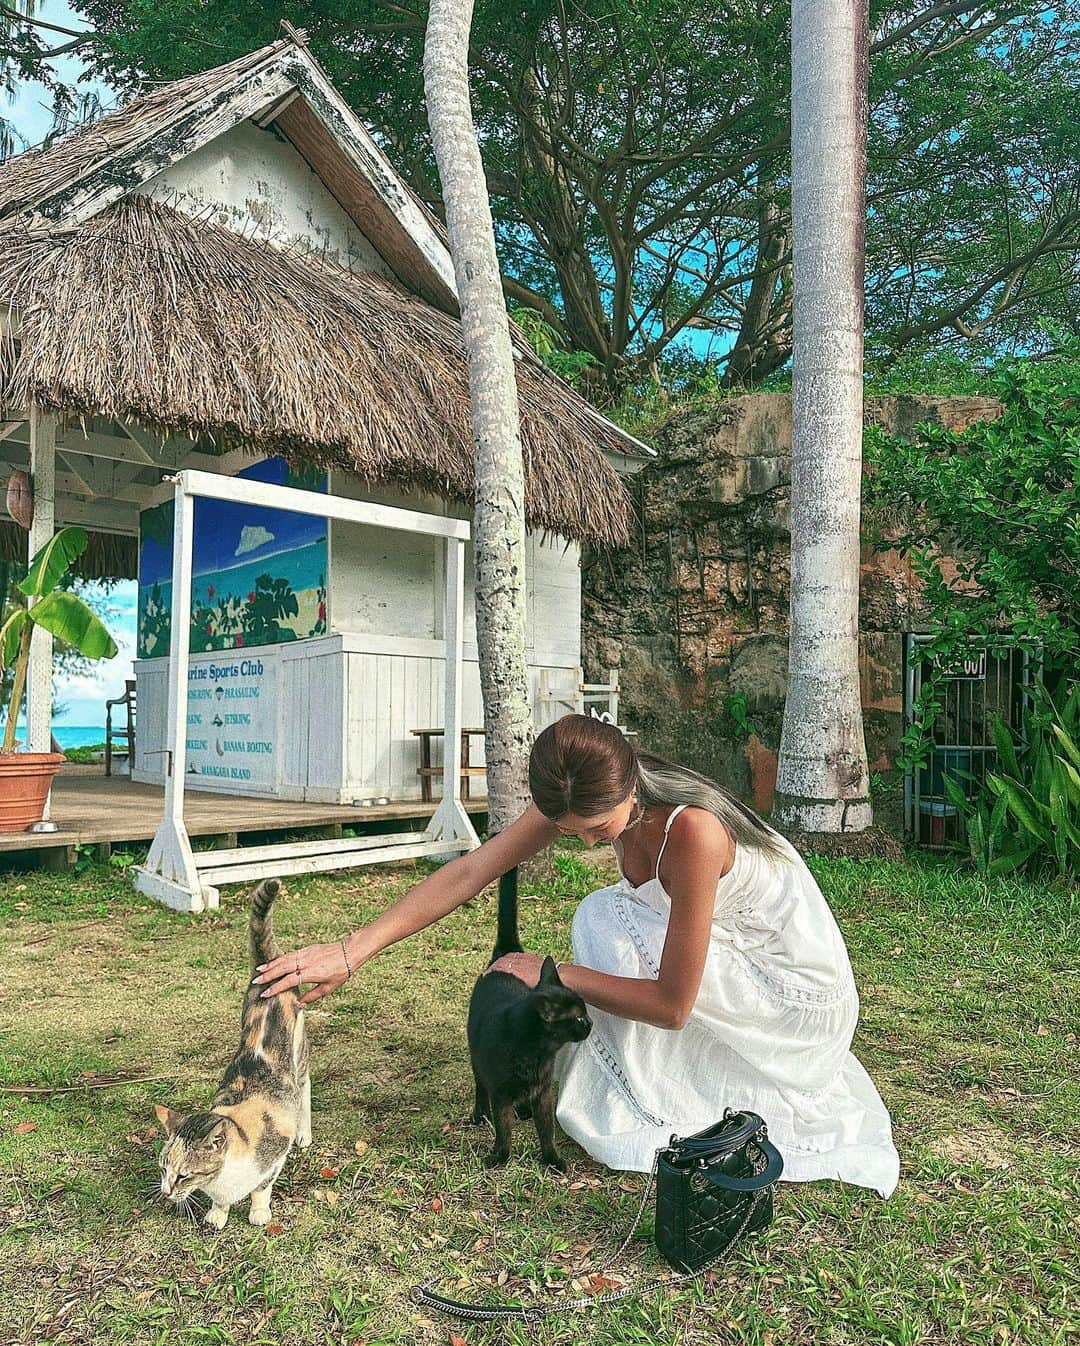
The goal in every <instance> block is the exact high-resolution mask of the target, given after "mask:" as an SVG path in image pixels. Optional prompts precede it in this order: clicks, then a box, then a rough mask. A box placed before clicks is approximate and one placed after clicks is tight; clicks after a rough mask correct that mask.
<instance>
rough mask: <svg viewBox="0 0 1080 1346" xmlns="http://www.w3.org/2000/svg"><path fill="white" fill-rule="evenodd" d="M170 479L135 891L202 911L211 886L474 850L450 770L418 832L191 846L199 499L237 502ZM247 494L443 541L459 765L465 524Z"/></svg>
mask: <svg viewBox="0 0 1080 1346" xmlns="http://www.w3.org/2000/svg"><path fill="white" fill-rule="evenodd" d="M167 480H169V481H172V482H173V483H174V484H175V501H176V515H175V519H174V523H173V571H172V632H171V639H170V642H169V700H168V723H167V730H166V740H165V741H166V745H167V746H166V747H165V749H164V751H165V755H166V757H165V761H166V767H165V810H164V816H163V817H162V820H161V824H160V826H159V827H158V830H157V833H156V835H155V837H154V840H153V843H152V844H151V846H150V853H149V855H148V856H147V859H146V863H145V865H140V866H138V867H137V868H135V869H134V870H133V881H134V884H135V887H136V888H137V889H138V890H139V892H142V893H146V894H147V895H148V896H150V897H154V898H156V899H157V900H158V901H160V902H163V903H164V904H165V905H166V906H168V907H172V908H174V909H175V910H177V911H206V910H212V909H214V908H215V907H217V905H218V887H217V885H219V884H222V883H237V882H244V881H247V880H251V879H261V878H271V877H273V878H276V877H278V876H280V875H286V874H313V873H318V872H321V871H325V870H330V869H348V868H354V867H356V866H358V865H377V864H383V863H385V862H387V861H390V860H409V859H414V858H417V857H420V856H429V857H432V858H439V859H449V858H450V857H451V856H454V855H460V854H461V853H462V852H464V851H470V850H473V849H474V848H475V847H477V846H479V844H480V839H479V837H478V836H477V835H476V831H475V829H474V828H473V825H472V822H471V821H470V819H469V815H468V814H467V813H466V811H465V808H464V806H463V805H462V802H461V780H460V777H459V776H458V774H457V772H456V771H454V772H450V773H449V779H447V781H446V782H445V787H444V793H443V797H442V799H441V800H440V801H439V804H438V807H437V808H436V809H435V812H434V814H433V815H432V817H431V820H430V821H429V823H428V825H427V828H426V829H425V830H424V832H423V833H416V832H394V833H388V834H384V835H381V836H364V837H346V838H340V839H338V840H333V841H306V842H299V843H297V842H287V843H278V844H275V845H269V846H240V847H233V848H231V849H229V850H217V851H199V852H195V851H193V850H192V848H191V840H190V838H189V836H188V832H187V827H186V825H185V823H184V772H185V769H186V765H187V685H188V662H189V653H190V651H189V644H190V631H191V577H192V542H193V523H194V514H195V500H196V498H202V499H210V500H235V499H236V497H237V489H238V487H237V483H236V480H235V479H234V478H232V477H223V476H219V475H217V474H216V473H212V472H197V471H185V472H179V473H177V474H175V476H171V477H168V478H167ZM243 493H244V503H245V504H252V505H263V506H265V507H266V508H267V509H287V510H291V511H292V512H293V513H296V514H311V515H315V516H317V517H319V518H325V519H340V520H344V521H346V522H349V523H358V524H367V525H370V526H371V527H374V528H393V529H397V530H399V531H402V532H410V533H426V534H428V535H430V536H433V537H438V538H442V539H443V540H444V542H445V548H446V566H445V581H446V583H445V592H446V606H445V622H444V628H443V637H444V640H443V644H444V648H445V651H446V685H445V722H444V730H445V735H444V742H445V749H444V751H445V759H444V760H445V761H447V762H456V761H458V760H459V758H460V755H461V716H462V628H463V625H464V612H465V544H466V542H467V541H468V540H469V536H470V529H469V524H468V522H467V521H466V520H464V519H452V518H445V517H443V516H441V515H437V514H420V513H417V512H414V511H413V510H407V509H398V508H395V507H392V506H390V505H377V504H372V503H371V502H369V501H364V500H345V499H342V498H340V497H338V496H327V495H322V494H317V493H315V492H313V491H301V490H297V489H296V488H294V487H291V486H273V485H270V484H269V483H267V482H257V481H250V480H247V479H245V480H244V483H243Z"/></svg>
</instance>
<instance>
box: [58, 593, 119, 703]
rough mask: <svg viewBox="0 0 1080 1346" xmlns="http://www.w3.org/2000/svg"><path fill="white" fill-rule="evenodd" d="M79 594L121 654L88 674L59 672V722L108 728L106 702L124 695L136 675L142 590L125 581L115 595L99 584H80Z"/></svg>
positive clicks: (90, 670)
mask: <svg viewBox="0 0 1080 1346" xmlns="http://www.w3.org/2000/svg"><path fill="white" fill-rule="evenodd" d="M78 592H79V593H80V594H81V596H82V597H83V598H85V599H86V601H87V602H88V603H89V604H90V606H91V607H92V608H93V609H94V610H95V612H97V614H98V615H99V616H100V617H101V619H102V621H104V623H105V625H106V626H107V627H108V628H109V633H110V635H111V636H112V638H113V639H114V640H115V641H116V644H117V647H118V652H117V654H116V655H115V657H114V658H112V659H100V660H98V661H97V662H95V663H93V664H91V665H90V666H89V668H88V670H87V671H86V672H85V673H65V672H64V671H63V670H58V671H57V672H56V674H55V676H54V678H53V699H54V701H55V702H56V703H57V704H58V705H60V706H62V707H63V709H64V714H63V715H62V716H61V717H60V718H59V719H58V720H57V723H58V724H89V725H104V723H105V702H106V700H109V699H111V698H112V697H114V696H120V695H121V694H122V693H123V690H124V681H125V679H127V678H130V677H133V676H134V671H133V668H132V661H133V660H134V658H135V639H136V633H135V625H136V609H137V605H138V589H137V586H136V584H135V581H134V580H125V581H124V582H123V583H122V584H119V585H117V586H116V588H114V589H113V590H112V592H111V593H105V591H104V590H103V589H102V588H101V586H100V585H96V584H83V585H80V586H79V591H78Z"/></svg>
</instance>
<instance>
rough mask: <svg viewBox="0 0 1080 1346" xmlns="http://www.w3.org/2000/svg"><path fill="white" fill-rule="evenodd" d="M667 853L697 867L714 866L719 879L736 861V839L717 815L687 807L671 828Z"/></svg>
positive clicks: (673, 820) (680, 812) (695, 806)
mask: <svg viewBox="0 0 1080 1346" xmlns="http://www.w3.org/2000/svg"><path fill="white" fill-rule="evenodd" d="M668 840H669V843H670V844H669V846H668V854H669V855H670V856H671V858H672V859H673V860H678V859H682V860H684V861H685V862H689V863H692V864H694V865H699V864H705V865H708V866H709V867H710V868H713V867H715V868H716V872H717V875H718V876H719V877H720V878H723V876H724V875H725V874H726V873H727V872H728V870H729V869H730V868H731V866H732V864H733V863H734V860H735V838H734V837H733V836H732V835H731V833H730V832H729V831H728V829H727V828H726V827H725V826H724V824H723V823H722V822H721V821H720V819H719V818H718V817H717V816H716V814H715V813H712V812H710V811H709V810H708V809H704V808H699V807H698V806H697V805H695V804H687V805H685V806H684V807H682V808H680V809H679V811H678V814H677V816H676V817H673V818H672V819H671V820H670V823H669V826H668Z"/></svg>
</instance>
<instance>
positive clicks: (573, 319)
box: [77, 0, 1080, 395]
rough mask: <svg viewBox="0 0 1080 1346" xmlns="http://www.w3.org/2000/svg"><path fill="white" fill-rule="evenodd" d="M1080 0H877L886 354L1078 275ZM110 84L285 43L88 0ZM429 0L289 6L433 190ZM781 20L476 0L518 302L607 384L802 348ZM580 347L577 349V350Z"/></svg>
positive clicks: (488, 149) (959, 331)
mask: <svg viewBox="0 0 1080 1346" xmlns="http://www.w3.org/2000/svg"><path fill="white" fill-rule="evenodd" d="M1078 7H1080V6H1078V3H1077V0H1066V3H1064V4H1062V5H1058V6H1055V7H1053V8H1047V9H1044V10H1043V11H1041V12H1038V13H1032V12H1031V9H1030V7H1029V6H1024V5H1021V4H1019V3H1017V4H1010V3H1005V4H992V3H978V0H955V2H953V0H914V2H913V0H878V3H875V4H873V5H872V7H871V47H870V158H869V173H868V207H869V213H868V224H867V306H868V312H867V332H868V361H869V365H870V367H871V368H875V367H876V368H884V367H887V366H888V365H889V364H890V362H892V361H894V360H895V359H896V358H897V357H898V356H900V355H910V354H911V353H913V352H916V353H917V352H918V351H919V350H921V349H926V348H928V347H930V346H931V345H933V346H936V347H940V346H941V345H942V343H945V344H953V345H957V346H960V347H962V348H965V349H966V350H969V351H972V350H977V351H982V352H990V353H994V354H997V353H1000V352H1002V351H1009V352H1018V351H1019V352H1024V351H1032V350H1036V349H1042V348H1045V347H1046V345H1047V344H1048V342H1049V340H1050V339H1049V338H1048V337H1047V335H1046V333H1045V331H1044V330H1043V329H1042V328H1041V327H1040V323H1041V322H1042V321H1043V320H1045V319H1047V318H1049V319H1051V320H1054V319H1057V320H1058V321H1059V323H1060V324H1063V325H1068V324H1070V323H1071V322H1072V321H1073V316H1072V315H1074V314H1075V312H1076V311H1077V306H1078V299H1080V276H1078V265H1077V258H1078V249H1080V169H1078V164H1080V133H1078V129H1077V118H1076V116H1075V106H1076V94H1077V88H1078V87H1080V79H1078V74H1080V49H1078V42H1077V34H1078V31H1080V28H1078V24H1077V13H1078ZM77 8H78V9H79V11H80V12H81V13H82V14H84V15H85V16H86V17H87V18H88V20H89V21H90V22H91V23H92V25H93V26H94V28H95V30H96V33H97V37H98V41H97V42H96V43H95V44H94V45H93V47H92V48H91V49H90V51H91V57H90V59H91V60H92V68H93V69H94V71H95V72H96V73H98V74H100V75H103V76H105V77H107V78H109V79H111V80H112V81H113V82H115V83H118V84H119V85H120V86H121V87H132V88H134V87H137V86H138V83H139V81H140V80H142V79H155V80H156V79H167V78H174V77H178V76H180V75H183V74H187V73H189V72H192V71H195V70H198V69H201V68H205V67H207V66H209V65H212V64H218V63H220V62H223V61H227V60H230V59H232V58H234V57H235V56H238V55H240V54H241V53H243V52H244V51H247V50H250V49H251V48H253V47H255V46H257V45H259V44H262V43H265V42H267V41H270V40H272V39H273V37H274V36H275V35H276V32H277V17H276V12H275V11H268V10H267V9H266V8H265V6H263V5H261V4H257V3H253V2H252V0H205V2H203V0H78V3H77ZM426 11H427V6H426V2H425V0H320V2H319V3H318V4H314V3H312V0H306V3H305V2H304V0H300V3H298V4H297V5H295V6H293V8H292V10H291V11H290V17H291V18H292V20H293V21H294V22H295V23H297V24H303V25H304V26H305V27H306V28H307V29H308V31H309V33H310V38H311V47H312V50H313V51H314V52H315V54H316V55H317V56H318V58H319V59H320V60H321V61H322V62H323V63H324V65H325V66H326V68H327V70H328V73H329V74H330V76H331V78H332V79H333V80H334V82H335V83H336V84H337V86H338V87H339V89H340V90H341V91H342V93H343V95H344V96H345V97H346V99H347V100H348V101H349V102H350V104H351V105H352V106H353V107H354V108H355V109H356V111H357V112H358V113H359V114H360V116H362V117H363V118H364V120H365V121H366V122H367V123H368V124H369V125H370V126H371V127H372V128H373V129H374V130H375V132H376V133H377V135H378V136H379V137H380V139H381V140H382V142H383V143H384V145H385V147H386V149H387V151H388V152H389V153H390V155H391V156H392V158H393V160H394V162H395V164H396V165H397V166H398V168H399V169H400V170H401V171H402V172H403V174H404V175H405V176H406V177H407V179H408V180H409V182H410V183H411V185H412V186H413V187H414V189H415V190H416V191H417V192H418V193H419V194H420V195H421V196H422V197H423V198H424V199H425V200H426V201H428V202H429V203H430V204H431V205H432V206H433V207H434V209H435V210H436V211H437V212H439V213H441V202H440V199H439V192H438V176H437V173H436V171H435V165H434V160H433V157H432V154H431V147H430V142H429V138H428V134H427V123H426V116H425V109H424V105H423V80H422V71H421V50H422V42H423V34H424V27H425V22H426ZM789 18H790V10H789V6H788V4H785V3H783V2H782V0H777V2H775V3H774V2H773V0H728V2H727V3H723V4H720V5H717V4H716V3H715V2H714V0H707V2H706V0H685V3H683V4H681V5H677V6H674V5H669V4H663V3H660V2H659V0H604V3H602V4H600V3H597V0H578V3H576V4H575V5H573V6H568V5H566V4H565V3H564V0H518V2H517V3H516V4H514V5H510V6H507V5H503V4H493V3H490V0H485V2H483V3H480V4H479V5H478V6H477V10H476V15H475V20H474V24H473V32H472V46H471V63H472V95H473V105H474V112H475V117H476V122H477V127H478V132H479V135H480V139H481V144H482V148H483V154H484V163H485V170H486V173H487V177H488V182H489V187H490V190H491V194H492V198H493V208H494V213H495V221H496V229H497V234H498V242H499V250H500V260H501V263H502V267H503V270H504V273H505V276H506V290H507V293H508V298H509V299H510V301H511V302H512V303H513V304H515V305H517V306H519V307H524V308H528V309H531V310H533V311H534V312H535V313H537V314H538V315H540V317H542V318H543V319H544V320H545V321H546V323H547V324H548V325H549V327H550V329H551V331H553V332H554V333H555V334H556V335H557V339H558V341H559V342H560V343H561V345H562V347H563V349H564V350H566V351H572V352H578V353H583V354H584V355H585V356H587V357H591V362H592V363H591V364H590V368H591V370H592V372H593V374H594V378H593V383H592V386H591V391H592V392H593V393H594V395H596V394H597V393H604V394H608V395H610V394H613V393H615V392H616V391H617V390H618V389H620V388H621V387H624V386H625V385H626V383H628V382H632V381H634V380H639V379H647V378H649V377H653V378H659V377H660V373H661V368H662V365H663V363H664V361H665V360H667V359H669V358H670V357H671V356H672V354H673V353H674V351H675V350H676V349H677V346H678V344H679V341H678V339H679V338H680V337H684V336H685V334H686V333H687V332H688V331H689V330H690V329H706V330H708V331H710V332H712V333H714V334H715V338H716V339H715V351H716V359H717V361H718V362H719V364H720V366H721V368H722V371H723V373H722V377H723V380H724V381H725V382H726V383H727V384H732V385H742V384H746V385H753V384H755V383H758V382H760V381H761V380H762V379H763V378H765V377H767V376H768V375H769V374H770V373H771V372H773V371H775V370H777V369H779V368H782V367H783V366H784V365H785V364H786V362H787V361H788V359H789V356H790V352H791V280H790V253H791V249H790V241H791V236H790V235H791V226H790V190H789V189H790V160H789V132H788V124H789V94H790V75H789ZM587 363H588V362H587Z"/></svg>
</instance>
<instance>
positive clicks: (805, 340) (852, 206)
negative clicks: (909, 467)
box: [773, 0, 873, 832]
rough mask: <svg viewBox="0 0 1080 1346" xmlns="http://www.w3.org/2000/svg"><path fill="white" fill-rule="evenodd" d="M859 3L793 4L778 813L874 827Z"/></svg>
mask: <svg viewBox="0 0 1080 1346" xmlns="http://www.w3.org/2000/svg"><path fill="white" fill-rule="evenodd" d="M867 46H868V8H867V0H794V3H793V4H792V15H791V64H792V88H791V163H792V229H793V242H794V257H793V264H794V303H795V309H794V325H793V339H794V371H793V402H794V433H793V442H792V455H791V460H792V468H791V474H792V480H791V633H790V646H789V655H788V695H787V703H786V705H785V707H784V724H783V730H782V733H781V738H780V760H779V766H778V772H777V782H776V785H777V794H776V803H775V805H774V811H773V816H774V818H775V819H776V821H777V822H778V823H780V824H781V825H782V826H786V827H788V828H798V829H799V830H803V831H812V832H842V831H860V830H861V829H863V828H865V827H868V826H869V825H870V823H871V822H872V821H873V812H872V809H871V805H870V799H869V773H868V770H867V763H866V743H865V739H864V736H863V721H862V706H861V703H860V696H859V505H860V493H861V489H862V358H863V274H864V266H865V225H866V96H867V95H866V78H867Z"/></svg>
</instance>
